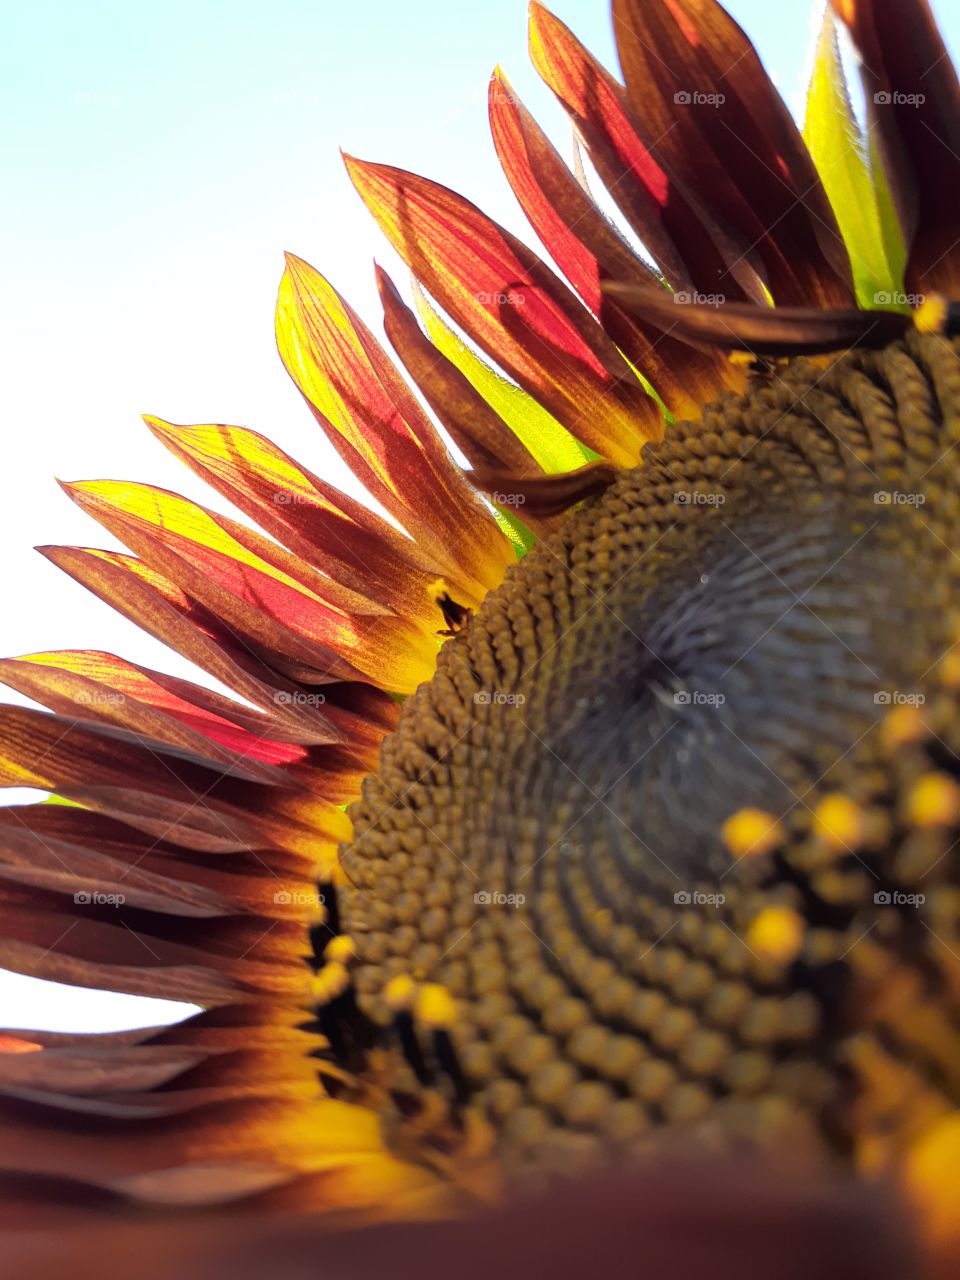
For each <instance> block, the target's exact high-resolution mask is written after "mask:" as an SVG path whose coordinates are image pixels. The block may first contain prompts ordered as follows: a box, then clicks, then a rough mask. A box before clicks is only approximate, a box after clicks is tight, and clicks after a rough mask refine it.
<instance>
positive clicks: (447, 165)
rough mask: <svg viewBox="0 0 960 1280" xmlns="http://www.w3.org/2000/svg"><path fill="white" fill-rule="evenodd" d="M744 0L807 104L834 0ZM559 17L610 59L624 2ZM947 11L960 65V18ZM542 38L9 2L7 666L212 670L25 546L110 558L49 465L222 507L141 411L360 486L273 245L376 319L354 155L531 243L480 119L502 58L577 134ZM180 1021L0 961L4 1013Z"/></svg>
mask: <svg viewBox="0 0 960 1280" xmlns="http://www.w3.org/2000/svg"><path fill="white" fill-rule="evenodd" d="M727 3H728V8H729V9H730V10H731V12H732V13H733V15H734V17H736V18H737V20H738V21H739V22H740V23H741V25H742V26H744V28H745V29H746V30H747V32H748V34H749V35H750V36H751V37H752V39H753V40H754V42H755V44H756V45H757V47H758V48H759V50H760V53H761V56H762V57H763V59H764V61H765V63H766V65H767V67H768V69H769V70H770V71H771V73H772V74H773V76H774V79H775V80H776V82H777V84H778V86H779V87H780V90H781V92H782V93H783V95H784V97H785V98H786V99H787V101H788V103H789V104H790V106H791V107H792V108H793V110H794V111H795V112H798V111H800V110H801V104H802V101H803V87H804V83H805V69H806V67H807V66H808V64H809V58H810V52H811V43H812V37H813V33H814V28H815V25H816V22H817V16H818V13H819V11H820V7H821V6H820V4H818V3H817V0H777V3H772V2H771V0H727ZM553 8H554V11H555V12H556V13H557V14H558V16H560V17H561V18H563V19H564V20H565V21H566V22H568V23H569V24H570V25H571V26H572V27H573V28H574V30H575V31H577V33H578V34H579V35H580V37H581V39H583V40H584V42H585V43H586V44H587V45H588V46H589V47H590V48H592V49H593V51H594V52H595V53H596V54H597V55H598V56H600V57H601V59H602V60H603V61H604V62H606V63H607V65H609V66H612V67H614V68H615V67H616V59H615V54H614V51H613V40H612V31H611V24H610V19H609V5H608V3H607V0H555V2H554V4H553ZM934 9H935V11H936V12H937V13H938V15H939V16H940V18H941V20H942V21H943V22H944V24H945V28H946V33H947V36H948V39H949V40H950V43H951V45H952V46H953V51H954V54H956V52H957V48H956V46H957V43H958V40H960V4H957V3H956V0H934ZM525 39H526V16H525V2H524V0H482V2H481V3H476V4H473V3H465V2H464V0H455V3H452V4H451V3H450V0H408V2H407V3H404V4H399V3H397V2H396V0H366V2H362V0H360V2H357V0H355V2H354V3H344V0H163V2H162V3H161V2H160V0H139V2H138V3H130V0H29V3H23V0H0V138H2V141H0V152H2V156H0V172H2V174H3V186H4V191H5V194H4V197H3V200H2V201H0V286H2V296H3V299H4V305H3V307H2V309H0V351H2V353H3V365H4V368H5V373H4V376H3V379H2V380H0V400H2V424H3V450H4V454H3V456H4V463H5V465H4V466H3V468H2V472H0V546H2V547H3V557H2V559H0V580H2V592H3V596H2V598H3V600H4V601H5V602H6V607H5V609H4V610H3V615H2V622H0V652H2V653H4V654H19V653H27V652H30V651H33V650H37V649H49V648H85V647H92V648H103V649H107V650H111V651H115V652H118V653H120V654H122V655H124V656H125V657H128V658H131V659H133V660H134V661H137V662H142V663H146V664H148V665H152V666H155V667H159V668H161V669H164V670H167V671H172V672H175V673H177V674H183V675H188V676H191V677H193V678H196V677H197V673H196V672H195V671H194V670H193V669H192V668H190V667H189V666H188V664H186V663H185V662H183V661H181V660H180V659H178V658H177V657H176V656H175V655H173V654H171V653H169V652H168V651H167V650H165V649H163V648H162V646H160V645H159V644H158V643H157V642H155V641H153V640H151V639H150V638H149V637H147V636H146V635H144V634H143V633H142V632H141V631H139V630H138V629H137V628H136V627H134V626H133V624H132V623H129V622H126V621H124V620H123V619H121V618H119V617H117V616H116V615H114V614H112V613H111V611H110V610H109V609H108V608H107V607H106V606H105V605H102V604H101V603H100V602H99V601H98V600H96V599H95V598H94V597H93V596H91V595H89V594H87V593H86V592H85V591H84V590H83V589H82V588H81V587H79V586H77V585H76V584H74V583H72V582H71V581H70V580H69V579H67V578H66V577H65V576H64V575H63V574H61V573H60V572H59V571H58V570H56V569H55V568H54V567H53V566H52V565H50V564H48V563H47V562H46V561H44V560H43V559H41V557H39V556H38V555H37V554H36V553H35V552H33V551H32V550H31V548H32V547H33V545H34V544H37V543H45V542H64V543H79V544H81V545H85V544H90V545H94V546H109V545H115V544H113V543H111V542H110V541H109V536H108V535H107V534H106V533H104V532H101V531H100V530H99V528H98V526H96V525H95V524H94V523H93V522H92V521H90V520H89V519H88V518H86V517H84V516H83V515H82V514H81V513H80V512H79V510H78V509H76V508H75V507H73V505H72V504H71V503H70V502H69V500H68V499H67V498H66V497H65V496H64V495H63V494H62V493H61V492H60V490H59V489H58V488H57V486H56V484H55V483H54V476H59V477H61V478H63V479H93V478H99V477H111V478H130V479H138V480H147V481H150V482H152V483H154V484H158V485H161V486H164V487H168V488H174V489H177V490H179V491H180V492H182V493H185V494H187V495H188V496H190V497H193V498H197V499H199V500H200V501H203V502H206V503H207V504H208V505H211V506H214V507H220V508H221V509H222V508H223V504H222V503H221V502H220V501H219V499H218V498H216V497H215V496H214V495H212V494H211V493H210V492H209V491H208V490H205V489H204V487H203V486H202V485H201V484H200V482H199V481H197V480H194V479H193V477H192V476H191V474H190V473H189V472H187V471H186V469H185V468H184V467H182V466H181V465H180V464H178V463H176V462H175V461H174V460H173V458H172V457H170V456H169V455H168V454H166V452H165V451H164V450H163V449H162V447H161V446H160V445H159V444H158V443H157V442H156V441H155V440H154V439H153V437H152V436H150V434H149V433H148V432H147V430H146V428H145V427H143V426H142V424H141V423H140V420H139V415H140V414H141V413H144V412H150V413H155V414H157V415H159V416H160V417H164V418H167V419H169V420H171V421H173V422H213V421H216V422H228V423H234V424H240V425H244V426H249V427H253V428H256V429H258V430H260V431H263V432H265V433H266V434H267V435H269V436H271V437H272V438H273V439H274V440H275V441H276V442H277V443H278V444H279V445H281V446H282V447H283V448H285V449H287V450H288V451H289V452H290V453H292V454H293V455H294V456H295V457H297V458H298V459H300V460H301V461H303V462H305V463H306V464H307V465H308V466H310V467H311V468H312V469H313V470H315V471H318V472H319V473H320V474H321V475H325V476H327V477H329V478H331V479H333V480H335V482H337V483H341V484H342V483H343V482H344V472H343V468H342V467H341V465H340V464H339V461H338V460H337V459H336V456H335V455H334V453H333V451H332V449H331V448H330V447H329V446H327V445H326V443H325V441H324V440H323V439H322V437H321V435H320V432H319V431H318V429H317V427H316V425H315V424H314V422H313V419H312V418H311V416H310V414H309V413H308V411H307V410H306V408H305V406H304V405H303V402H302V400H301V399H300V396H299V394H298V393H297V392H296V391H295V389H294V388H293V385H292V383H290V382H289V380H288V379H287V376H286V374H285V373H284V371H283V368H282V366H281V364H280V361H279V358H278V357H277V354H276V349H275V346H274V338H273V307H274V301H275V297H276V288H277V283H278V281H279V278H280V274H281V270H282V251H283V250H284V249H290V250H292V251H294V252H296V253H297V254H299V255H300V256H302V257H304V258H306V259H308V260H309V261H310V262H312V263H314V264H315V265H316V266H317V267H318V268H319V269H320V270H321V271H323V272H324V273H325V274H327V275H328V276H329V277H330V279H331V280H332V282H333V283H334V284H335V285H336V286H337V288H338V289H340V290H341V292H343V293H345V294H346V296H347V297H348V298H350V300H351V301H352V302H353V304H354V305H355V306H356V307H357V308H358V309H359V311H360V313H361V314H362V315H363V316H365V318H366V319H367V320H368V321H370V322H371V323H372V324H373V325H374V326H375V327H379V316H380V310H379V306H378V304H377V301H376V292H375V289H374V286H373V278H372V270H371V268H372V259H373V258H374V256H376V257H377V258H378V260H379V261H381V262H382V263H383V264H384V265H386V266H387V268H388V269H389V270H391V272H392V274H394V277H395V279H396V280H397V281H398V283H401V284H402V285H404V284H405V272H404V270H403V269H402V268H401V267H400V266H399V263H398V261H397V259H396V258H395V257H394V256H393V255H392V253H391V252H390V251H389V249H388V248H387V247H386V245H385V242H384V241H383V240H382V239H381V237H380V234H379V232H378V231H377V229H376V227H375V225H374V223H373V221H372V219H370V218H369V216H368V215H367V214H366V212H365V210H364V209H363V207H362V205H361V203H360V200H359V198H358V197H357V196H356V195H355V193H354V191H353V188H352V187H351V185H350V183H349V181H348V179H347V177H346V174H345V172H344V170H343V167H342V164H341V161H340V157H339V154H338V148H339V147H341V146H343V147H344V148H345V149H346V150H349V151H352V152H353V153H355V154H357V155H359V156H361V157H364V158H367V159H373V160H386V161H389V162H390V163H393V164H397V165H400V166H403V167H405V168H409V169H413V170H416V171H419V172H422V173H425V174H427V175H429V176H431V177H433V178H436V179H438V180H440V181H442V182H444V183H446V184H447V185H448V186H451V187H453V188H455V189H456V190H458V191H461V192H463V193H464V194H465V195H467V196H469V197H470V198H471V199H473V200H475V201H476V202H477V203H478V204H480V205H481V207H483V208H484V209H485V210H486V212H488V213H489V214H491V215H492V216H493V217H495V218H496V219H497V220H499V221H500V222H502V223H504V224H505V225H506V226H507V227H509V228H510V229H511V230H513V231H515V232H517V233H518V234H520V235H521V236H524V237H525V238H528V239H529V238H530V235H531V233H530V232H529V229H528V227H527V224H526V221H525V219H524V218H523V215H522V214H521V213H520V211H519V208H518V207H517V206H516V205H515V203H514V201H513V197H512V195H511V194H510V191H509V188H508V187H507V184H506V181H505V179H504V178H503V177H502V175H501V173H500V170H499V167H498V165H497V162H496V158H495V155H494V151H493V146H492V144H491V142H490V141H489V135H488V130H487V122H486V101H485V99H486V83H487V78H488V76H489V74H490V71H491V70H492V68H493V66H494V65H495V64H496V63H497V62H498V61H499V62H500V63H501V64H502V66H503V67H504V69H505V71H506V73H507V76H508V77H509V78H510V80H511V81H512V83H513V85H514V87H515V89H516V90H517V91H518V93H519V95H520V97H521V98H522V99H523V100H524V101H525V102H526V104H527V106H529V107H530V108H531V109H532V110H533V112H534V114H535V115H536V116H537V118H538V119H539V120H540V121H541V123H542V124H543V125H544V127H546V128H547V129H548V131H549V132H551V133H552V136H553V137H554V139H555V141H556V142H557V143H558V145H559V146H560V147H561V150H562V151H563V152H564V154H569V151H570V146H569V130H568V128H567V127H566V126H565V125H564V122H563V119H562V115H561V112H560V108H559V107H558V106H557V105H556V104H555V103H554V101H553V98H552V96H551V95H550V93H549V92H548V91H547V90H546V89H545V88H544V87H543V86H542V85H541V84H540V82H539V80H538V79H537V77H536V75H535V73H534V72H533V70H532V68H531V67H530V65H529V63H528V60H527V55H526V48H525ZM199 678H200V679H201V680H202V679H205V677H203V676H200V677H199ZM11 698H15V695H11ZM9 798H10V797H7V799H9ZM20 798H21V799H22V798H24V797H22V796H21V797H20ZM182 1009H183V1006H174V1005H169V1004H166V1005H165V1004H164V1002H159V1001H145V1000H135V999H134V998H132V997H124V996H117V995H112V994H104V993H98V992H87V991H79V990H74V989H64V988H58V987H56V986H55V985H53V984H50V983H39V982H36V981H32V980H28V979H21V978H14V977H13V976H12V975H9V976H8V975H5V974H3V973H2V972H0V1026H3V1025H7V1026H47V1027H56V1028H62V1029H76V1030H84V1029H85V1030H97V1029H107V1028H113V1027H120V1026H125V1025H141V1024H147V1023H153V1022H156V1021H163V1020H166V1019H169V1018H171V1017H175V1016H179V1015H180V1013H181V1012H182Z"/></svg>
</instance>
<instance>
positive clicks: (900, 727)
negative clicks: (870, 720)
mask: <svg viewBox="0 0 960 1280" xmlns="http://www.w3.org/2000/svg"><path fill="white" fill-rule="evenodd" d="M880 735H881V737H882V739H883V744H884V746H885V747H886V748H887V750H888V751H896V750H897V749H898V748H899V747H905V746H906V745H907V744H908V743H910V742H922V741H923V739H924V738H926V737H927V726H926V725H925V724H924V722H923V716H922V715H921V714H920V708H919V707H914V706H901V707H894V708H893V710H892V711H888V712H887V714H886V715H885V716H884V718H883V724H882V725H881V726H880Z"/></svg>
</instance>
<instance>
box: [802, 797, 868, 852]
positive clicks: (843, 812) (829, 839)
mask: <svg viewBox="0 0 960 1280" xmlns="http://www.w3.org/2000/svg"><path fill="white" fill-rule="evenodd" d="M865 826H866V822H865V818H864V813H863V810H862V809H861V808H860V806H859V805H858V804H857V803H856V802H855V801H854V800H851V799H850V797H849V796H845V795H844V794H843V792H841V791H832V792H831V793H830V794H829V795H825V796H824V797H823V799H822V800H821V801H820V803H819V804H818V805H817V807H816V809H815V810H814V812H813V831H814V834H815V835H816V837H817V839H818V840H819V841H821V843H823V844H825V845H827V846H828V847H829V848H831V849H835V850H836V851H837V852H839V851H840V850H842V849H850V850H853V849H856V848H857V846H858V845H859V844H860V843H861V841H862V840H863V833H864V828H865Z"/></svg>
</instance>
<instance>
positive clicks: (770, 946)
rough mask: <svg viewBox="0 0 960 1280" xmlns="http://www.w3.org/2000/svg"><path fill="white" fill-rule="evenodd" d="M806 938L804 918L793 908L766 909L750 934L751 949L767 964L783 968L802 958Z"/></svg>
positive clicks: (753, 925) (756, 920)
mask: <svg viewBox="0 0 960 1280" xmlns="http://www.w3.org/2000/svg"><path fill="white" fill-rule="evenodd" d="M805 936H806V925H805V924H804V921H803V918H802V916H800V915H799V914H798V913H797V912H796V911H794V910H793V909H792V908H790V907H765V908H764V909H763V911H761V912H760V914H759V915H758V916H757V917H756V919H755V920H754V921H753V923H752V924H751V925H750V928H749V929H748V931H747V946H748V947H749V948H750V950H751V951H755V952H756V954H757V955H758V956H760V957H762V958H763V959H764V960H776V961H778V962H779V963H781V964H789V962H790V961H791V960H793V959H795V958H796V956H798V955H799V953H800V950H801V948H802V947H803V941H804V938H805Z"/></svg>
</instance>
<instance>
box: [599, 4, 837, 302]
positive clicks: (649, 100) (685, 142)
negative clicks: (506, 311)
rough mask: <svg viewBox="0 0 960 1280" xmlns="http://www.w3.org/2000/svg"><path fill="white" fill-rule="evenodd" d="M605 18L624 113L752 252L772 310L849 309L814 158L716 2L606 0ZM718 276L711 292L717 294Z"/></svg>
mask: <svg viewBox="0 0 960 1280" xmlns="http://www.w3.org/2000/svg"><path fill="white" fill-rule="evenodd" d="M613 13H614V23H615V27H616V35H617V45H618V49H619V53H620V62H621V65H622V67H623V71H624V76H625V78H626V82H627V92H628V94H629V97H630V102H631V105H632V107H633V111H634V115H635V117H636V118H637V120H638V121H639V122H640V125H641V127H642V129H643V130H644V134H645V136H646V137H649V138H651V139H653V140H655V141H653V142H651V148H652V150H653V152H654V155H655V156H656V157H657V158H658V159H659V160H660V161H661V162H662V164H663V166H664V168H665V169H667V170H668V171H669V172H670V173H672V174H673V175H675V176H676V177H677V178H678V179H679V181H680V182H681V183H682V184H683V185H684V187H686V188H687V189H689V190H693V191H697V192H699V193H702V196H703V198H704V199H705V200H707V201H709V207H710V208H711V210H714V211H715V213H716V216H717V218H718V219H719V220H720V221H722V222H724V223H725V224H726V225H728V226H730V227H733V228H734V229H735V231H736V232H737V233H738V234H739V235H740V236H742V237H743V238H745V240H746V242H747V244H748V245H750V246H755V247H756V251H757V252H758V253H759V255H760V257H761V259H762V261H763V265H764V268H765V273H766V277H767V280H768V283H769V287H770V290H771V292H772V294H773V297H774V299H775V301H776V303H777V305H778V306H779V305H781V304H784V305H807V306H820V307H843V306H848V305H850V303H851V302H852V300H853V286H852V283H851V279H850V267H849V262H848V260H847V255H846V250H845V249H844V246H843V241H842V239H841V237H840V232H839V230H838V228H837V225H836V221H835V219H834V216H833V213H832V211H831V209H830V204H829V201H828V200H827V197H826V194H825V193H824V191H823V187H822V186H821V183H820V180H819V178H818V176H817V172H816V169H815V168H814V165H813V161H812V160H811V158H810V155H809V152H808V151H807V149H806V147H805V146H804V144H803V139H802V138H801V136H800V133H799V131H798V130H797V127H796V125H795V124H794V122H793V119H792V117H791V116H790V113H789V111H788V110H787V108H786V106H785V105H784V103H783V101H782V99H781V98H780V95H779V94H778V93H777V91H776V89H775V88H774V87H773V85H772V84H771V82H770V80H769V78H768V77H767V74H766V72H765V71H764V69H763V67H762V65H761V63H760V60H759V58H758V57H757V55H756V52H755V51H754V49H753V46H752V45H751V44H750V41H749V40H748V39H747V37H746V36H745V35H744V33H743V32H742V31H741V29H740V28H739V27H738V26H737V24H736V23H735V22H734V21H733V19H732V18H731V17H730V16H729V14H727V13H726V12H725V11H724V10H723V9H722V8H721V6H720V5H719V4H718V3H717V0H614V6H613ZM697 95H700V98H699V100H698V97H697ZM726 278H727V277H721V278H720V279H719V280H718V281H717V282H716V284H715V286H714V287H713V288H712V289H711V290H710V292H712V293H724V291H725V279H726Z"/></svg>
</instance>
